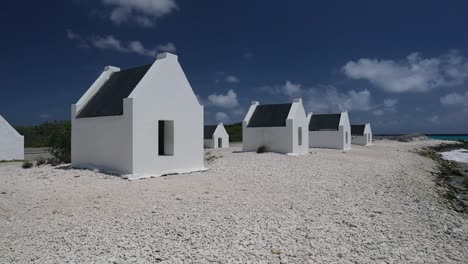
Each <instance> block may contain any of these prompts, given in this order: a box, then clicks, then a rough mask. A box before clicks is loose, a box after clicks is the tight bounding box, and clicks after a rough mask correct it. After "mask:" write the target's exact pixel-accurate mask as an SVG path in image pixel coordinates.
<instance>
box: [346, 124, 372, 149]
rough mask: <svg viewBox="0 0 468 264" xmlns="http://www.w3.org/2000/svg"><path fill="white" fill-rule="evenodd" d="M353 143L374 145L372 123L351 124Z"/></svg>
mask: <svg viewBox="0 0 468 264" xmlns="http://www.w3.org/2000/svg"><path fill="white" fill-rule="evenodd" d="M351 143H352V144H355V145H361V146H369V145H372V130H371V126H370V123H367V124H363V125H351Z"/></svg>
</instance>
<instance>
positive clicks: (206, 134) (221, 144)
mask: <svg viewBox="0 0 468 264" xmlns="http://www.w3.org/2000/svg"><path fill="white" fill-rule="evenodd" d="M203 142H204V145H205V147H207V148H228V147H229V134H228V133H227V131H226V129H225V128H224V125H223V123H219V124H218V125H217V126H205V129H204V131H203Z"/></svg>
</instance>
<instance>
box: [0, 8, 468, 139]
mask: <svg viewBox="0 0 468 264" xmlns="http://www.w3.org/2000/svg"><path fill="white" fill-rule="evenodd" d="M176 2H177V5H178V9H177V10H176V11H174V12H172V13H170V14H168V15H166V16H164V17H161V18H159V19H157V20H156V26H154V27H141V26H139V25H138V24H136V23H124V24H120V25H116V24H114V23H112V22H111V21H110V20H109V19H108V11H109V6H105V5H103V4H102V3H101V1H97V0H96V1H85V0H81V1H79V0H75V1H59V0H53V1H28V3H25V2H24V1H10V0H7V1H6V3H3V7H2V9H1V11H0V32H1V35H2V41H0V52H1V56H0V59H1V60H0V91H1V96H0V114H1V115H3V116H4V117H5V118H6V119H7V120H8V121H9V122H10V123H12V124H14V125H29V124H37V123H40V122H43V121H46V120H61V119H69V115H70V105H71V104H72V103H74V102H76V101H77V100H78V99H79V97H80V96H81V95H82V94H83V93H84V92H85V91H86V90H87V88H88V87H89V86H90V85H91V83H92V82H93V81H94V80H95V78H96V77H97V76H98V75H99V74H100V73H101V71H102V69H103V67H104V66H106V65H114V66H118V67H121V68H127V67H132V66H137V65H142V64H147V63H151V62H152V61H153V60H154V58H153V57H150V56H142V55H138V54H135V53H125V52H118V51H115V50H108V49H98V48H96V47H93V46H90V47H88V48H83V47H79V42H78V41H76V40H70V39H68V38H67V33H66V32H67V30H71V31H73V32H74V33H76V34H79V35H81V36H82V37H83V38H84V39H88V38H92V37H95V36H108V35H112V36H114V37H115V38H117V39H120V40H122V41H130V40H138V41H140V42H141V43H142V44H143V45H144V46H145V47H146V48H152V47H154V46H156V45H159V44H166V43H168V42H172V43H174V44H175V45H176V47H177V52H176V53H177V54H178V55H179V61H180V62H181V64H182V67H183V68H184V70H185V72H186V75H187V77H188V78H189V81H190V82H191V84H192V87H193V89H194V90H195V92H196V93H197V94H198V95H199V97H200V98H201V99H202V100H203V101H204V102H208V101H209V100H208V96H209V95H210V94H226V93H227V91H228V90H230V89H233V90H234V91H235V93H236V94H237V97H238V101H239V107H237V108H236V109H233V108H228V109H225V108H222V107H218V106H215V105H210V104H209V103H207V105H206V109H205V110H206V120H207V122H208V123H214V122H216V113H219V112H223V113H226V114H227V115H228V116H229V118H228V119H227V120H226V121H227V122H228V123H229V122H235V121H240V120H241V119H242V118H243V116H242V114H240V113H241V112H242V111H245V110H247V108H248V106H249V105H250V101H252V100H259V101H261V102H278V103H280V102H286V101H290V98H288V97H287V96H284V95H280V94H275V93H273V92H268V91H266V90H265V89H267V88H265V89H261V87H274V86H278V85H283V84H285V82H286V81H287V80H289V81H291V82H293V83H296V84H301V85H302V87H303V88H310V87H315V89H319V90H320V89H322V88H317V87H325V86H333V87H335V88H336V90H337V91H338V92H339V93H343V94H346V93H348V91H350V90H355V91H361V90H368V91H369V92H370V96H371V103H370V104H371V108H370V109H367V110H356V111H353V110H351V111H350V117H351V121H352V122H364V121H371V122H372V123H373V124H374V131H375V132H377V133H409V132H424V133H468V118H466V116H468V112H465V113H464V112H463V111H464V107H466V108H467V109H468V103H466V104H467V105H465V106H463V103H462V105H461V106H460V105H459V106H457V105H453V106H443V105H441V103H440V98H441V97H442V96H444V95H446V94H449V93H458V94H464V93H465V92H467V91H468V86H467V85H468V84H467V82H466V80H465V81H464V82H463V83H461V84H457V85H452V86H450V87H438V88H434V89H431V90H430V91H428V92H419V93H418V92H411V91H410V92H405V93H391V92H388V91H384V90H383V89H380V88H379V87H377V86H376V85H375V84H373V83H371V82H369V81H367V80H353V79H351V78H349V77H347V76H346V75H345V74H344V72H343V71H342V67H343V66H344V65H345V64H346V63H348V62H349V61H357V60H359V59H360V58H369V59H379V60H383V59H384V60H393V61H401V60H405V58H406V56H408V55H409V54H411V53H413V52H419V53H421V56H422V57H424V58H437V57H440V56H442V55H444V54H447V53H448V52H449V51H450V50H453V49H456V50H458V51H459V54H460V56H462V57H463V59H464V60H467V59H466V58H467V56H468V50H467V48H468V15H467V14H468V2H467V1H452V0H449V1H370V0H369V1H333V0H332V1H305V0H304V1H277V0H269V1H266V0H265V1H251V0H240V1H219V0H205V1H193V0H176ZM246 53H249V54H251V57H249V58H246V56H245V54H246ZM467 70H468V69H467ZM226 75H233V76H236V77H237V78H238V79H239V80H240V82H239V83H234V84H232V83H226V82H224V81H223V78H224V77H225V76H226ZM216 80H219V81H218V82H217V81H216ZM323 89H325V88H323ZM386 98H392V99H397V100H398V104H396V106H395V107H394V108H393V109H392V111H386V112H385V113H384V114H383V115H375V113H374V112H375V111H377V110H379V109H380V108H381V105H382V103H383V100H384V99H386ZM304 100H306V99H304ZM465 100H468V99H465ZM236 110H237V113H234V112H235V111H236ZM308 110H311V109H308ZM333 110H334V109H333V108H330V111H333ZM379 121H380V122H379Z"/></svg>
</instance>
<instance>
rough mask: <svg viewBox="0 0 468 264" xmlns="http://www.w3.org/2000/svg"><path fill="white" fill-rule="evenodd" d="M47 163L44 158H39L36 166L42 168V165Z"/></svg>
mask: <svg viewBox="0 0 468 264" xmlns="http://www.w3.org/2000/svg"><path fill="white" fill-rule="evenodd" d="M46 162H47V160H46V159H44V158H43V157H39V158H37V159H36V166H38V167H39V166H41V165H44V164H46Z"/></svg>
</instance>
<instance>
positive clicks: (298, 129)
mask: <svg viewBox="0 0 468 264" xmlns="http://www.w3.org/2000/svg"><path fill="white" fill-rule="evenodd" d="M297 140H298V143H297V144H298V145H299V146H302V127H298V128H297Z"/></svg>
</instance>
